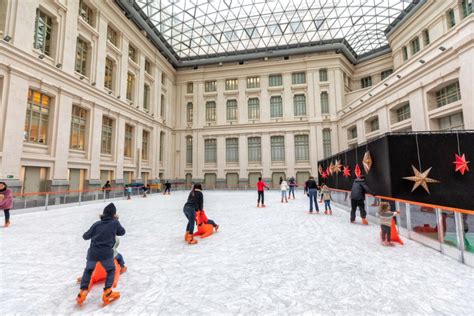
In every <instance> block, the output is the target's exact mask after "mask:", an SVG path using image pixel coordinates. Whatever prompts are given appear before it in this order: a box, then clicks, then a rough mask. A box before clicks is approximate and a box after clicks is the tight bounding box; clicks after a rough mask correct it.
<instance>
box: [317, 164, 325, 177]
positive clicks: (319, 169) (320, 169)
mask: <svg viewBox="0 0 474 316" xmlns="http://www.w3.org/2000/svg"><path fill="white" fill-rule="evenodd" d="M318 171H319V174H320V175H323V171H324V170H323V166H321V165H319V168H318Z"/></svg>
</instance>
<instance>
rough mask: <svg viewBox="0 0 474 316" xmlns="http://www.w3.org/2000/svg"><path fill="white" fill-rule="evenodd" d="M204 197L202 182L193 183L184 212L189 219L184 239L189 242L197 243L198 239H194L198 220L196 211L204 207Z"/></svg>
mask: <svg viewBox="0 0 474 316" xmlns="http://www.w3.org/2000/svg"><path fill="white" fill-rule="evenodd" d="M203 204H204V197H203V195H202V186H201V184H200V183H196V184H194V185H193V189H192V190H191V192H190V193H189V196H188V200H187V202H186V204H184V208H183V212H184V215H185V216H186V218H187V219H188V224H187V226H186V234H185V235H184V240H185V241H187V242H188V244H197V240H196V239H194V235H193V233H194V221H195V220H196V212H197V211H198V210H202V209H203V206H204V205H203Z"/></svg>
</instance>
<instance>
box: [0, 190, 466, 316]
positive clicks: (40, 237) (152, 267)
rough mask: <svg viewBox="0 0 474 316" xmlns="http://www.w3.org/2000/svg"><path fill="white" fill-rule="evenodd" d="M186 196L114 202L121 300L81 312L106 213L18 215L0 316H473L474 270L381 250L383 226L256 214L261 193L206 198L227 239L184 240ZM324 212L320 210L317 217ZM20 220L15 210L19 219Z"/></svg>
mask: <svg viewBox="0 0 474 316" xmlns="http://www.w3.org/2000/svg"><path fill="white" fill-rule="evenodd" d="M186 197H187V192H173V193H172V195H170V196H162V195H159V196H157V195H155V196H149V197H148V198H146V199H144V198H135V199H133V200H131V201H125V200H120V201H117V202H115V204H116V206H117V208H118V214H119V216H120V221H121V222H122V224H123V226H124V227H125V229H126V230H127V234H126V235H125V236H124V237H123V238H122V239H121V244H120V248H119V250H120V252H121V253H122V254H123V256H124V257H125V260H126V265H127V266H128V268H129V269H128V271H127V272H126V273H125V274H123V275H122V276H121V278H120V282H119V286H118V288H117V290H119V291H120V292H121V295H122V297H121V299H120V300H119V301H117V302H114V303H113V304H111V305H109V306H107V307H104V308H103V307H101V305H100V296H101V292H102V288H101V287H102V286H101V285H97V286H95V287H94V288H93V290H92V293H90V294H89V296H88V298H87V300H86V302H85V303H84V306H83V307H81V308H79V307H77V306H76V305H75V296H76V294H77V292H78V285H77V284H76V283H75V280H76V277H78V276H80V275H81V274H82V271H83V269H84V266H85V256H86V251H87V248H88V246H89V242H86V241H84V240H82V234H83V232H84V231H86V230H87V229H88V228H89V226H90V225H91V224H92V223H93V222H95V221H96V220H97V219H98V215H99V214H100V213H101V211H102V209H103V207H104V205H105V204H104V203H97V204H90V205H85V206H80V207H79V206H78V207H67V208H62V209H57V210H50V211H44V212H37V213H29V214H21V215H13V217H12V226H11V227H10V228H7V229H0V246H1V248H0V254H1V258H0V269H1V272H0V273H1V276H0V287H1V292H0V314H21V315H39V314H41V315H43V314H73V313H87V314H91V313H95V314H101V313H113V314H121V315H134V314H152V313H153V314H163V315H176V314H188V315H189V314H213V315H216V314H245V315H247V314H253V315H255V314H303V313H306V314H345V315H354V314H382V313H383V314H441V315H446V314H451V315H473V313H474V307H473V306H474V305H473V302H474V270H473V269H472V268H470V267H468V266H465V265H462V264H460V263H459V262H457V261H455V260H453V259H450V258H448V257H446V256H443V255H442V254H440V253H438V252H436V251H435V250H432V249H430V248H427V247H425V246H423V245H421V244H418V243H416V242H412V241H406V244H405V246H403V247H402V246H397V247H395V248H390V247H382V246H381V245H380V243H379V237H378V236H379V235H378V234H379V226H378V225H376V224H375V223H371V225H370V226H368V227H366V226H362V225H351V224H349V218H348V213H347V212H345V211H342V210H338V209H336V208H335V207H334V215H333V216H326V215H323V214H318V215H309V214H307V210H308V204H307V203H308V200H307V198H306V197H304V196H303V194H302V193H301V192H298V194H297V199H296V200H295V201H293V200H291V201H290V202H289V203H288V204H281V203H280V201H279V192H278V191H269V192H268V193H267V194H266V203H267V208H263V209H262V208H256V192H251V191H204V198H205V209H206V211H207V214H208V216H209V218H211V219H214V220H215V221H216V222H217V223H218V224H219V225H220V231H219V232H218V233H217V234H214V235H212V236H211V237H209V238H207V239H203V240H202V241H200V242H199V243H198V244H197V245H187V244H185V243H184V241H183V237H184V230H185V225H186V220H185V217H184V215H183V212H182V206H183V204H184V202H185V200H186ZM320 207H321V206H320ZM12 213H13V214H15V211H12Z"/></svg>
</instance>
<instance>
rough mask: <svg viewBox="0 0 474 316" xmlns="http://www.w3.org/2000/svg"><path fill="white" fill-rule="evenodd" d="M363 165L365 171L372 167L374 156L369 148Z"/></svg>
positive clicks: (367, 171)
mask: <svg viewBox="0 0 474 316" xmlns="http://www.w3.org/2000/svg"><path fill="white" fill-rule="evenodd" d="M362 165H363V166H364V170H365V173H369V170H370V168H371V167H372V157H371V156H370V152H369V151H368V150H367V151H366V152H365V154H364V159H363V160H362Z"/></svg>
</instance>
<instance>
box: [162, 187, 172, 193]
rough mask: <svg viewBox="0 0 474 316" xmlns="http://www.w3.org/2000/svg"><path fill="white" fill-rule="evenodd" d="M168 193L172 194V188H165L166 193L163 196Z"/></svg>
mask: <svg viewBox="0 0 474 316" xmlns="http://www.w3.org/2000/svg"><path fill="white" fill-rule="evenodd" d="M166 192H168V193H171V188H170V187H166V188H165V192H163V194H166Z"/></svg>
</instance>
